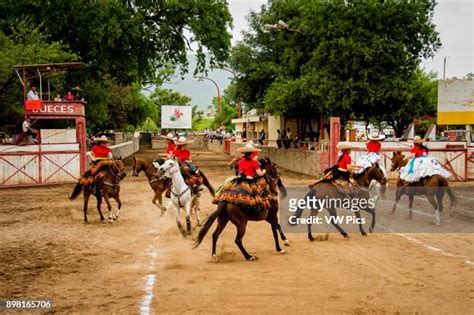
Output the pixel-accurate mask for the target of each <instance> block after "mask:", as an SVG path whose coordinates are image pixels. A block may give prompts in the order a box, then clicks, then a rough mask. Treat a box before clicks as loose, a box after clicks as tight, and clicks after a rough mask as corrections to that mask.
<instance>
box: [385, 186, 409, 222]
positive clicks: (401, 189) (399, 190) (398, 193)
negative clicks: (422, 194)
mask: <svg viewBox="0 0 474 315" xmlns="http://www.w3.org/2000/svg"><path fill="white" fill-rule="evenodd" d="M404 190H405V188H404V187H397V190H396V192H395V201H394V203H393V206H392V210H391V211H390V212H389V213H388V214H390V215H393V214H395V210H397V204H398V202H399V201H400V198H401V197H402V195H403V192H404Z"/></svg>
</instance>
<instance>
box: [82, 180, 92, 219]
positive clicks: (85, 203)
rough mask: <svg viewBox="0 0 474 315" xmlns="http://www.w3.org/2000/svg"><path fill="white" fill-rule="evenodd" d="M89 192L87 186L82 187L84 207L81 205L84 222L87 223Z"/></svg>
mask: <svg viewBox="0 0 474 315" xmlns="http://www.w3.org/2000/svg"><path fill="white" fill-rule="evenodd" d="M90 195H91V193H90V191H89V190H88V188H87V187H85V188H84V193H83V196H84V207H83V211H84V223H85V224H87V223H89V221H88V220H87V206H88V204H89V197H90Z"/></svg>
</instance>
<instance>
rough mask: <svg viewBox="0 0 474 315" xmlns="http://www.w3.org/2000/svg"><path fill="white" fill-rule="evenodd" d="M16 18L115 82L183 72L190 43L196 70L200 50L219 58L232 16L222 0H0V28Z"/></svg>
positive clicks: (225, 45) (227, 41)
mask: <svg viewBox="0 0 474 315" xmlns="http://www.w3.org/2000/svg"><path fill="white" fill-rule="evenodd" d="M18 18H28V19H29V21H30V23H31V24H32V25H34V26H35V27H38V28H39V30H40V31H41V33H43V34H45V35H46V36H47V37H48V40H50V41H56V42H63V43H65V44H67V45H69V47H70V48H71V50H72V51H74V52H76V53H77V54H78V56H79V57H80V59H81V60H82V61H84V62H86V63H88V64H90V67H89V75H90V76H91V77H92V78H94V79H98V78H100V76H101V75H103V74H104V73H107V74H109V75H111V76H112V77H113V78H115V79H116V80H117V82H118V83H119V84H131V83H133V82H140V83H144V82H152V81H153V79H154V78H155V75H156V73H157V72H158V71H159V70H160V69H162V68H163V67H165V66H167V65H170V64H171V65H172V66H176V65H177V66H179V67H180V69H181V71H182V72H186V71H187V65H188V61H187V58H186V54H187V52H188V50H191V47H193V46H195V47H196V54H197V57H198V65H197V67H198V69H197V70H198V71H199V72H201V71H203V70H204V68H205V66H206V58H205V57H206V55H205V53H206V54H207V55H208V57H209V58H210V63H211V64H214V62H215V61H218V62H222V61H224V60H225V59H226V58H227V56H228V48H229V47H230V38H231V35H230V33H229V27H230V26H231V21H232V17H231V15H230V13H229V11H228V8H227V3H226V2H225V1H223V0H208V1H194V0H180V1H174V0H162V1H154V0H127V1H125V0H122V1H114V0H103V1H83V0H69V1H45V0H40V1H31V0H15V1H13V0H6V1H1V2H0V29H3V30H4V31H5V30H8V27H9V25H11V24H14V23H16V21H17V19H18ZM188 34H189V35H188ZM7 35H10V34H9V33H7ZM187 35H188V36H187Z"/></svg>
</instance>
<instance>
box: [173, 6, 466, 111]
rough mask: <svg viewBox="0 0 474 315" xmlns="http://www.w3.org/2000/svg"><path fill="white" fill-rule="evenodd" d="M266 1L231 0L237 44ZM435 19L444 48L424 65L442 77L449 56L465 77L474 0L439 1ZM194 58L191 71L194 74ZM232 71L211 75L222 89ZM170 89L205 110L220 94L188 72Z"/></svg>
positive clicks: (450, 69)
mask: <svg viewBox="0 0 474 315" xmlns="http://www.w3.org/2000/svg"><path fill="white" fill-rule="evenodd" d="M266 2H267V1H266V0H228V3H229V10H230V12H231V14H232V17H233V18H234V22H233V25H234V29H233V30H232V35H233V40H232V43H233V44H235V43H236V42H237V41H239V40H241V39H242V35H241V32H242V31H243V30H246V29H247V20H246V16H247V15H248V13H249V12H250V10H254V11H259V9H260V6H261V5H262V4H265V3H266ZM433 21H434V23H435V25H436V28H437V30H438V32H439V33H440V37H441V42H442V45H443V46H442V48H441V49H440V50H439V51H438V52H437V54H436V56H435V57H434V58H432V59H429V60H424V61H423V62H422V66H423V67H424V68H425V70H427V71H435V72H437V73H438V78H442V76H443V59H444V58H445V57H446V77H447V78H451V77H458V78H461V77H463V76H465V75H466V74H467V73H469V72H474V0H439V1H438V5H437V6H436V8H435V13H434V18H433ZM193 66H194V65H193V61H192V60H191V64H190V72H191V73H192V72H193V70H194V68H193ZM229 75H230V74H229V73H227V72H224V71H221V70H216V71H213V72H210V73H209V77H211V78H213V79H215V80H216V82H217V84H218V86H219V87H220V89H221V90H223V89H225V87H226V86H227V85H228V84H229V81H230V80H229ZM166 87H167V88H171V89H174V90H178V91H180V92H181V93H183V94H186V95H189V96H190V97H191V98H192V99H193V101H192V104H193V105H198V106H199V107H200V108H202V109H205V108H206V107H207V105H208V104H210V103H211V101H212V98H213V97H215V96H216V95H217V90H216V87H215V86H214V85H213V84H212V83H211V82H209V81H203V82H197V81H195V80H194V79H193V78H192V75H188V76H186V77H185V79H184V80H182V81H181V80H178V79H176V80H175V81H174V82H173V83H172V84H168V85H166Z"/></svg>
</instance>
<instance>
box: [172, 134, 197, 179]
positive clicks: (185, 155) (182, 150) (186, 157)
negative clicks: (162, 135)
mask: <svg viewBox="0 0 474 315" xmlns="http://www.w3.org/2000/svg"><path fill="white" fill-rule="evenodd" d="M192 142H194V140H187V139H186V138H185V137H183V136H181V137H179V138H178V140H176V148H175V149H174V150H173V152H172V153H171V154H170V157H171V158H173V157H176V158H177V159H178V160H179V161H180V162H181V163H182V164H186V165H188V166H189V168H190V169H191V170H192V171H193V172H194V173H196V174H197V173H198V170H197V168H196V166H194V164H193V161H192V160H191V152H189V150H188V149H186V144H188V143H192Z"/></svg>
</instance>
